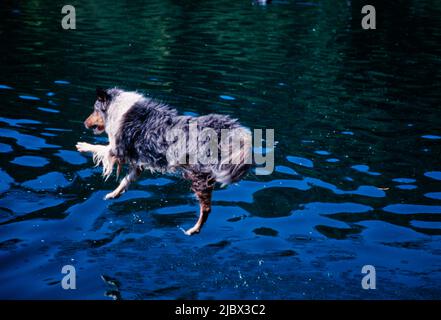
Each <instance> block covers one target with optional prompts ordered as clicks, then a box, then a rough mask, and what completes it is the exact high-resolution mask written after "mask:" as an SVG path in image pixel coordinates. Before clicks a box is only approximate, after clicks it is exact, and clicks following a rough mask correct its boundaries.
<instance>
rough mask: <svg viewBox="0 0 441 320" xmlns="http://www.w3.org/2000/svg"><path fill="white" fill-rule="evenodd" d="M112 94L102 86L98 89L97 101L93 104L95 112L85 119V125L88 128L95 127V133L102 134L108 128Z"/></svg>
mask: <svg viewBox="0 0 441 320" xmlns="http://www.w3.org/2000/svg"><path fill="white" fill-rule="evenodd" d="M111 100H112V96H111V94H110V93H109V90H104V89H101V88H97V89H96V101H95V104H94V106H93V112H92V113H91V115H90V116H89V117H88V118H87V119H86V120H85V121H84V126H85V127H86V128H87V129H93V133H94V134H97V135H98V134H101V133H103V132H104V130H105V128H106V122H105V121H106V118H107V110H108V109H109V105H110V103H111Z"/></svg>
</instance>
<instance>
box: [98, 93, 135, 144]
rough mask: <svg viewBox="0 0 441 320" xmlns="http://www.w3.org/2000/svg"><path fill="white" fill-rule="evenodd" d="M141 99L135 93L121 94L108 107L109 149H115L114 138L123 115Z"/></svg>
mask: <svg viewBox="0 0 441 320" xmlns="http://www.w3.org/2000/svg"><path fill="white" fill-rule="evenodd" d="M142 98H143V97H142V95H140V94H138V93H136V92H122V93H121V94H119V95H118V96H117V97H115V99H114V101H112V103H111V104H110V105H109V109H108V110H107V119H106V133H107V135H108V136H109V144H110V146H111V149H114V148H115V136H116V134H117V133H118V132H119V130H120V128H121V120H122V119H123V116H124V114H125V113H126V112H127V111H129V109H130V108H131V107H132V106H133V105H134V104H135V103H136V102H138V101H139V100H141V99H142Z"/></svg>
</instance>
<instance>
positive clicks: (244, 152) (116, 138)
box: [76, 88, 251, 235]
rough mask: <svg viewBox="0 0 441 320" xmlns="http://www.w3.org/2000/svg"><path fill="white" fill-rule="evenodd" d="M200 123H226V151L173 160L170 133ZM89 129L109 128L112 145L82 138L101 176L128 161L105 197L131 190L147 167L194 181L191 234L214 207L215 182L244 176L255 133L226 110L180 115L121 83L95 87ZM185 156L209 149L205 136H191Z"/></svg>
mask: <svg viewBox="0 0 441 320" xmlns="http://www.w3.org/2000/svg"><path fill="white" fill-rule="evenodd" d="M190 123H193V124H194V123H196V124H197V127H198V128H199V129H203V128H211V129H213V130H214V131H215V132H216V133H217V134H218V135H219V136H221V130H223V129H228V130H229V131H228V132H230V136H229V137H227V138H228V139H227V140H226V141H225V140H221V139H219V141H218V142H219V144H218V148H219V155H220V154H223V152H226V154H228V157H227V158H226V159H221V160H220V161H218V162H217V163H213V164H201V163H199V162H197V163H194V164H188V163H186V164H180V163H179V162H177V161H169V160H170V159H168V158H167V156H166V154H167V150H168V149H169V147H170V145H171V142H169V141H168V140H167V133H168V132H170V130H173V129H180V130H182V131H183V132H184V133H185V134H186V137H187V138H189V125H190ZM85 126H86V128H88V129H92V128H93V129H94V133H95V134H100V133H103V132H104V131H105V132H106V133H107V135H108V138H109V144H108V145H92V144H88V143H85V142H78V143H77V145H76V147H77V149H78V151H80V152H92V153H93V159H94V162H95V163H96V164H97V165H99V164H101V165H102V166H103V176H104V177H105V178H106V179H107V178H108V177H109V176H110V175H111V174H112V171H113V167H114V165H115V164H117V165H118V172H119V170H120V169H121V166H122V164H128V167H129V169H128V173H127V175H126V176H125V177H124V178H123V179H122V180H121V182H120V184H119V185H118V187H117V188H116V189H115V190H114V191H112V192H110V193H108V194H107V195H106V196H105V199H112V198H116V197H118V196H119V195H121V194H122V193H123V192H124V191H126V190H127V188H128V187H129V185H130V183H132V182H133V181H135V180H136V178H137V177H138V176H139V175H140V173H141V172H142V171H143V170H150V171H152V172H161V173H176V172H181V173H182V175H183V177H184V178H186V179H187V180H190V181H191V188H192V190H193V191H194V192H195V194H196V196H197V198H198V200H199V203H200V215H199V219H198V221H197V223H196V224H195V225H194V226H193V227H192V228H190V229H189V230H187V231H186V234H188V235H192V234H194V233H198V232H199V231H200V229H201V228H202V226H203V224H204V223H205V221H206V220H207V217H208V214H209V213H210V211H211V194H212V191H213V188H214V185H215V183H216V182H219V183H221V184H223V185H226V184H230V183H232V182H235V181H238V180H239V179H240V178H242V177H243V176H244V175H245V174H246V173H247V171H248V170H249V168H250V167H251V161H250V159H251V133H250V130H249V129H247V128H245V127H243V126H241V125H240V124H239V122H238V121H237V120H236V119H232V118H230V117H229V116H226V115H219V114H209V115H205V116H199V117H192V116H186V115H179V114H178V112H177V111H176V110H175V109H173V108H171V107H169V106H168V105H166V104H164V103H160V102H157V101H154V100H152V99H150V98H147V97H145V96H143V95H142V94H140V93H138V92H127V91H123V90H121V89H118V88H112V89H107V90H102V89H97V100H96V102H95V105H94V112H93V113H92V114H91V115H90V116H89V118H87V119H86V121H85ZM237 138H238V139H239V140H241V141H242V142H243V148H240V149H237V150H231V149H230V144H229V143H228V142H229V139H237ZM186 147H187V149H186V150H187V152H188V154H187V155H186V157H188V156H190V154H193V153H196V152H200V151H201V148H202V152H205V151H206V149H207V148H208V146H207V145H206V144H204V141H202V142H201V141H199V143H195V142H194V141H192V140H191V139H187V145H186Z"/></svg>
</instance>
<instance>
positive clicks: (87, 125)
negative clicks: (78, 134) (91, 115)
mask: <svg viewBox="0 0 441 320" xmlns="http://www.w3.org/2000/svg"><path fill="white" fill-rule="evenodd" d="M84 126H85V127H86V129H90V125H89V124H88V123H87V120H86V121H84Z"/></svg>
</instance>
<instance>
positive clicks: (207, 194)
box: [185, 180, 214, 236]
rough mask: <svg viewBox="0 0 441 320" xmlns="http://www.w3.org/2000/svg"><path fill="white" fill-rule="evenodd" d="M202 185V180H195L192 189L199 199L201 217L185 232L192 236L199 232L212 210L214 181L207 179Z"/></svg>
mask: <svg viewBox="0 0 441 320" xmlns="http://www.w3.org/2000/svg"><path fill="white" fill-rule="evenodd" d="M203 185H204V186H203V187H201V183H200V181H193V185H192V190H193V191H194V192H195V193H196V197H197V198H198V200H199V218H198V221H197V222H196V224H195V225H194V226H193V227H192V228H190V229H188V230H187V231H185V234H186V235H188V236H191V235H193V234H195V233H199V232H200V231H201V229H202V227H203V225H204V224H205V222H206V221H207V219H208V215H209V214H210V212H211V195H212V193H213V187H214V186H213V181H211V180H206V181H204V183H203Z"/></svg>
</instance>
